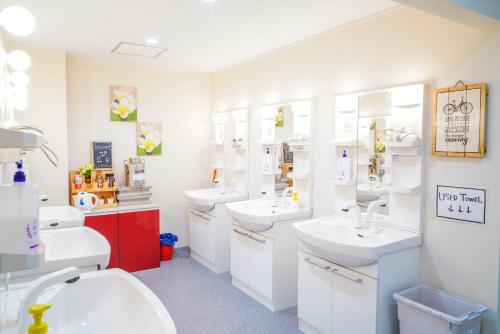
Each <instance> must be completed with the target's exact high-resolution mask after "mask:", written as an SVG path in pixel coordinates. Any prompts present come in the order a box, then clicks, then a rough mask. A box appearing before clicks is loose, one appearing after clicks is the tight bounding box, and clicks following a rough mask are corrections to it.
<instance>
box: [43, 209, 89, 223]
mask: <svg viewBox="0 0 500 334" xmlns="http://www.w3.org/2000/svg"><path fill="white" fill-rule="evenodd" d="M39 219H40V228H41V229H51V228H64V227H74V226H83V221H84V219H85V216H84V214H83V212H82V211H80V210H78V209H77V208H75V207H72V206H67V205H66V206H42V207H40V218H39Z"/></svg>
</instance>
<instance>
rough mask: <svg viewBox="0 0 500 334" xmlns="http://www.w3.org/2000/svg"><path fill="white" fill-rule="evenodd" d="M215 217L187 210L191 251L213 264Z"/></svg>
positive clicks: (214, 260)
mask: <svg viewBox="0 0 500 334" xmlns="http://www.w3.org/2000/svg"><path fill="white" fill-rule="evenodd" d="M215 219H216V218H215V217H212V216H209V215H207V214H204V213H201V212H198V211H196V210H193V209H191V210H190V211H189V247H190V249H191V252H194V253H196V254H197V255H198V256H201V257H203V258H204V259H205V260H208V261H210V262H211V263H212V264H215V262H216V259H215V240H216V235H215V223H216V222H215Z"/></svg>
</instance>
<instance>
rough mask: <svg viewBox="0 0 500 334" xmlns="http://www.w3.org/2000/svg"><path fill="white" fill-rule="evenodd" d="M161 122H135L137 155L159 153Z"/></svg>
mask: <svg viewBox="0 0 500 334" xmlns="http://www.w3.org/2000/svg"><path fill="white" fill-rule="evenodd" d="M161 144H162V133H161V123H152V122H137V155H138V156H146V155H147V156H150V155H161Z"/></svg>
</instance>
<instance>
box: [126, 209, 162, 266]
mask: <svg viewBox="0 0 500 334" xmlns="http://www.w3.org/2000/svg"><path fill="white" fill-rule="evenodd" d="M118 222H119V229H118V230H119V238H120V268H121V269H123V270H126V271H128V272H132V271H139V270H145V269H151V268H157V267H159V266H160V211H159V210H148V211H137V212H124V213H119V214H118Z"/></svg>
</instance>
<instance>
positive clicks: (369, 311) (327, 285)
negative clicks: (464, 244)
mask: <svg viewBox="0 0 500 334" xmlns="http://www.w3.org/2000/svg"><path fill="white" fill-rule="evenodd" d="M418 252H419V251H418V249H409V250H407V251H404V252H401V253H396V254H391V255H388V256H387V257H386V258H382V259H381V260H380V261H379V262H378V263H375V264H372V265H368V266H363V267H354V268H346V267H343V266H340V265H338V264H335V263H333V262H331V261H327V260H325V259H322V258H320V257H318V256H316V255H314V254H313V253H312V252H309V251H303V250H301V251H299V263H298V268H299V269H298V316H299V326H300V329H301V330H302V331H303V332H304V333H307V334H318V333H322V334H344V333H349V334H391V333H396V332H397V328H398V326H397V315H396V305H395V302H394V301H393V299H392V294H393V293H394V292H397V291H400V290H402V289H405V288H407V287H410V286H412V285H415V284H417V282H418V278H419V275H418V271H419V270H418V265H412V264H413V263H419V262H410V261H414V260H418V256H419V255H418V254H419V253H418Z"/></svg>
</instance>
